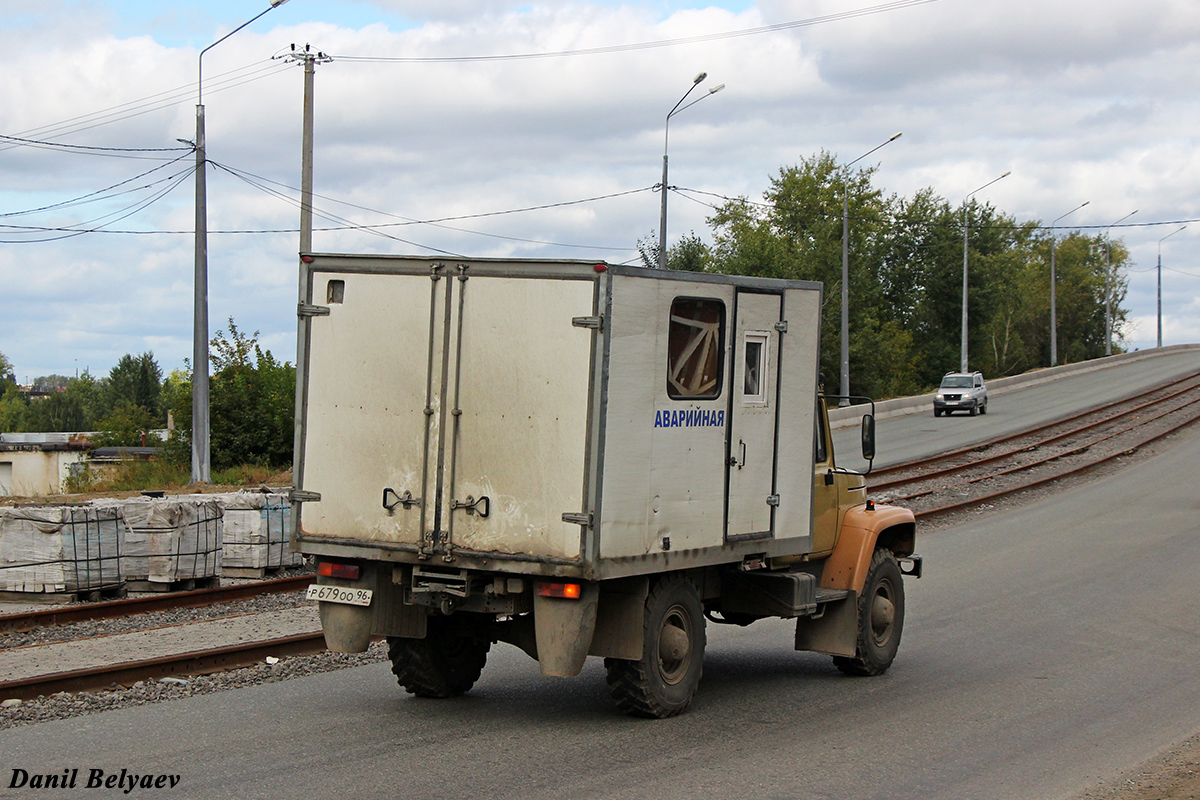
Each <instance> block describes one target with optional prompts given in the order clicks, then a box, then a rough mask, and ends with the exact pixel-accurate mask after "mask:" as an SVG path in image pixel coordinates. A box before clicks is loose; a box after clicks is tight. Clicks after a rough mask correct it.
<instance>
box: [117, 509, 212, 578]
mask: <svg viewBox="0 0 1200 800" xmlns="http://www.w3.org/2000/svg"><path fill="white" fill-rule="evenodd" d="M97 505H100V507H105V506H108V505H114V506H116V507H118V508H120V509H121V511H122V513H123V514H124V517H125V519H126V521H127V522H128V523H129V530H128V532H127V533H126V534H125V544H124V546H123V549H122V559H123V562H124V569H125V579H126V581H127V582H129V584H130V588H132V589H138V588H147V589H152V590H153V589H170V588H176V584H180V583H187V584H188V585H189V586H190V585H191V584H193V583H195V582H200V583H204V582H211V581H212V580H213V579H215V578H217V577H218V576H220V574H221V545H222V541H223V526H222V517H223V515H224V511H223V509H222V508H221V504H220V503H219V502H218V501H216V500H214V499H212V496H211V495H210V496H207V497H203V496H200V497H196V496H193V497H165V498H149V497H139V498H133V499H129V500H102V501H97ZM141 584H146V585H145V586H142V585H141Z"/></svg>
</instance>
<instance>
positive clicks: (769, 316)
mask: <svg viewBox="0 0 1200 800" xmlns="http://www.w3.org/2000/svg"><path fill="white" fill-rule="evenodd" d="M782 305H783V302H782V297H781V296H780V295H778V294H760V293H757V292H749V291H738V293H737V301H736V312H735V313H736V321H735V324H734V340H733V348H732V355H733V382H732V387H731V389H732V391H731V392H730V406H729V409H730V410H729V419H730V425H729V454H728V458H727V461H726V486H727V489H726V498H727V512H726V525H725V536H726V538H727V539H736V538H740V537H759V536H761V537H768V536H771V535H772V534H773V525H772V522H773V518H772V513H771V511H772V508H773V503H775V502H776V498H775V497H774V495H775V431H776V416H777V412H778V406H779V402H778V395H779V335H780V331H779V330H778V329H777V328H776V323H778V322H780V312H781V311H782Z"/></svg>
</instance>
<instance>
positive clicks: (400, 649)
mask: <svg viewBox="0 0 1200 800" xmlns="http://www.w3.org/2000/svg"><path fill="white" fill-rule="evenodd" d="M456 622H457V620H454V619H453V618H452V617H430V618H429V625H428V628H427V631H426V634H425V638H424V639H402V638H399V637H392V636H389V637H388V640H387V641H388V658H389V659H391V662H392V673H393V674H394V675H395V676H396V680H397V681H399V683H400V685H401V686H402V687H404V690H405V691H406V692H408V693H409V694H415V695H416V696H417V697H458V696H459V695H461V694H463V693H464V692H466V691H467V690H468V689H470V688H471V687H472V686H474V685H475V681H477V680H479V675H480V673H482V672H483V665H484V664H485V663H487V655H488V650H490V649H491V647H492V643H491V642H489V641H487V640H480V639H476V638H473V637H472V636H471V635H470V634H469V632H468V631H467V630H466V629H465V628H464V626H462V625H458V624H455V623H456Z"/></svg>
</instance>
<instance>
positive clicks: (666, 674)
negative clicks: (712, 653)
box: [604, 577, 705, 719]
mask: <svg viewBox="0 0 1200 800" xmlns="http://www.w3.org/2000/svg"><path fill="white" fill-rule="evenodd" d="M704 646H705V633H704V609H703V607H702V606H701V604H700V594H699V592H698V591H697V590H696V587H695V585H694V584H693V583H692V582H691V581H689V580H687V579H686V578H682V577H673V578H665V579H663V580H661V581H659V582H658V583H657V584H656V585H655V586H654V588H653V589H651V590H650V594H649V596H647V598H646V611H645V618H644V622H643V630H642V657H641V659H639V660H638V661H627V660H624V659H619V658H606V659H604V667H605V669H606V670H607V671H608V687H609V693H610V694H611V695H612V698H613V699H614V700H615V701H616V703H617V707H618V708H619V709H621V711H623V712H625V713H626V714H630V715H632V716H637V717H649V718H652V719H663V718H665V717H673V716H675V715H676V714H679V713H681V712H682V711H683V710H684V709H686V708H687V707H688V706H689V705H691V702H692V698H693V697H695V695H696V689H697V688H698V686H699V684H700V674H701V672H702V671H703V666H704Z"/></svg>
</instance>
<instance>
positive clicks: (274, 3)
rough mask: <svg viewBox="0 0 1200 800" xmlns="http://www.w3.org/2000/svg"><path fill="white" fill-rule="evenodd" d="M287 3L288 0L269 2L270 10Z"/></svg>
mask: <svg viewBox="0 0 1200 800" xmlns="http://www.w3.org/2000/svg"><path fill="white" fill-rule="evenodd" d="M287 1H288V0H271V8H279V7H280V6H281V5H283V4H284V3H286V2H287Z"/></svg>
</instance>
